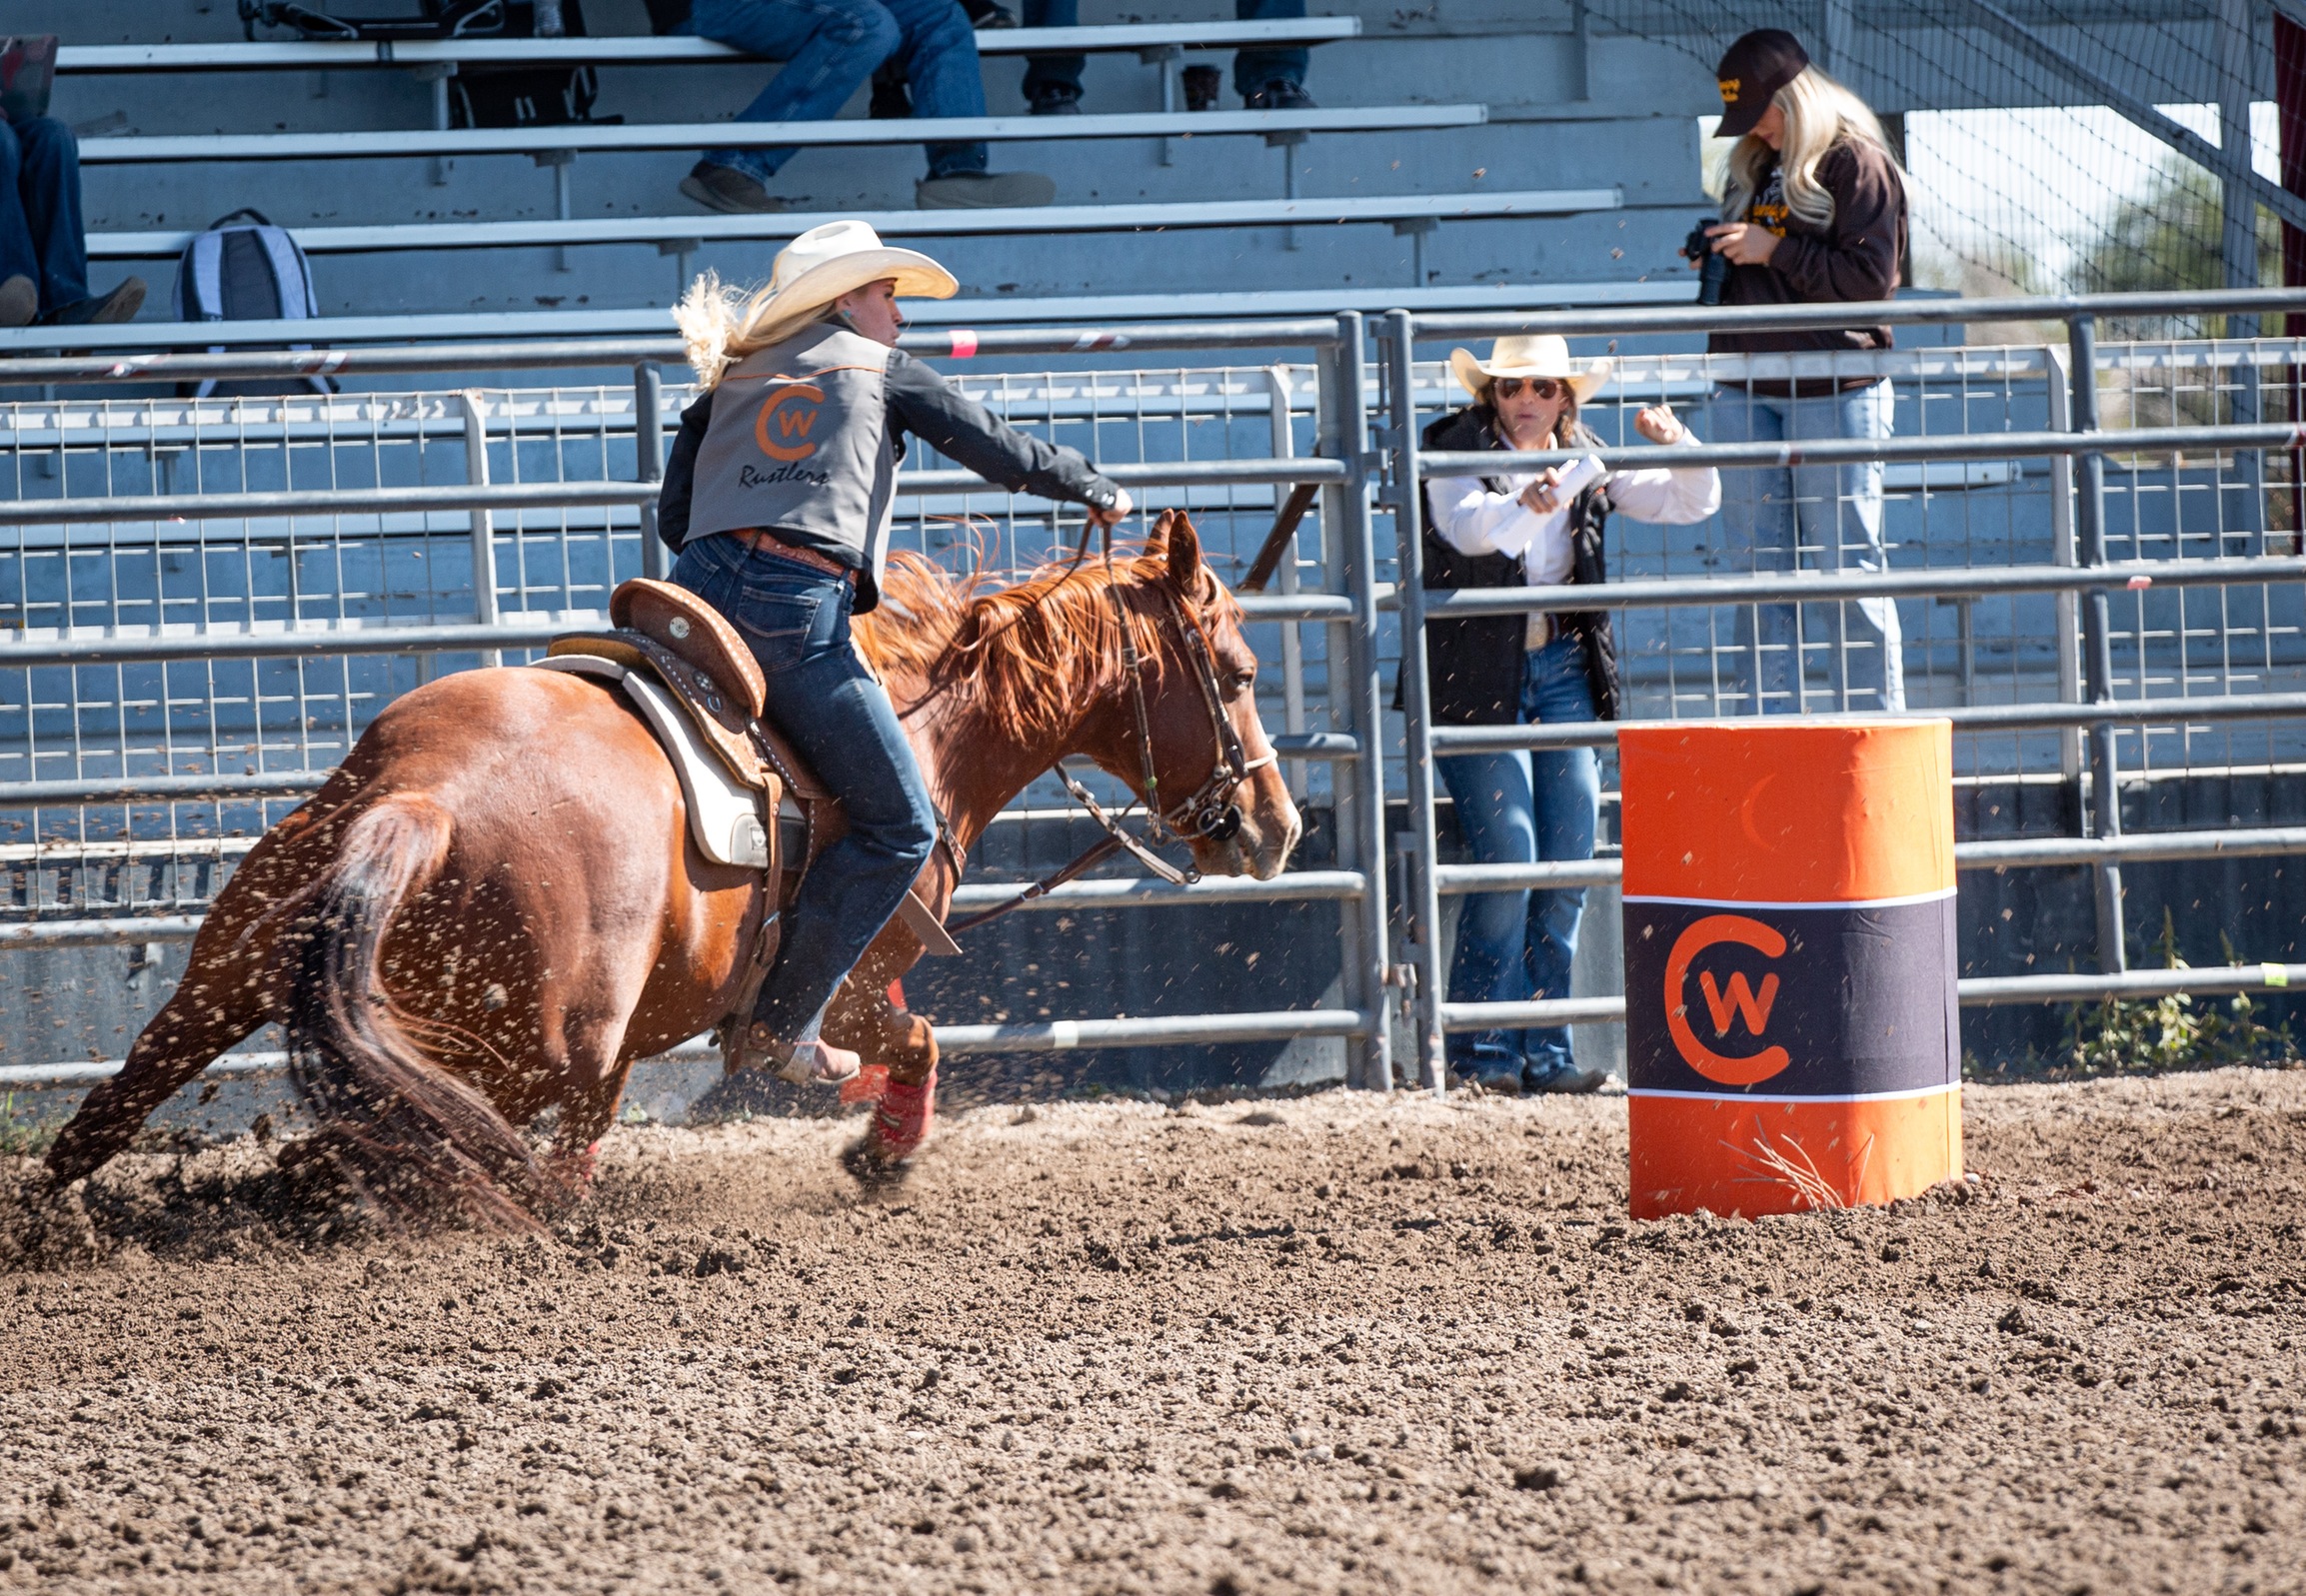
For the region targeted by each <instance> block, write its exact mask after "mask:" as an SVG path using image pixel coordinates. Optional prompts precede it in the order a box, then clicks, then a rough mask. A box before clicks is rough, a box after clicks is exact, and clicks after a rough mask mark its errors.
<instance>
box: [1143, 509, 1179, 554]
mask: <svg viewBox="0 0 2306 1596" xmlns="http://www.w3.org/2000/svg"><path fill="white" fill-rule="evenodd" d="M1178 519H1180V518H1179V517H1178V515H1177V513H1176V512H1175V511H1173V510H1164V511H1162V512H1161V513H1160V517H1159V519H1158V520H1156V521H1155V522H1154V523H1153V531H1152V532H1150V533H1148V534H1146V541H1145V552H1146V553H1147V555H1149V556H1150V557H1152V558H1153V559H1155V560H1157V559H1159V558H1160V557H1161V556H1162V555H1165V554H1167V553H1168V547H1169V524H1170V523H1171V522H1174V521H1176V520H1178Z"/></svg>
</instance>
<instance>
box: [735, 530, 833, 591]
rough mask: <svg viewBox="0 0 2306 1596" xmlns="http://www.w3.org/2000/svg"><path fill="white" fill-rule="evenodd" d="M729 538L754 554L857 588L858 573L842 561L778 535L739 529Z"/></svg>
mask: <svg viewBox="0 0 2306 1596" xmlns="http://www.w3.org/2000/svg"><path fill="white" fill-rule="evenodd" d="M729 536H730V537H732V538H734V539H736V540H737V541H738V542H739V543H741V544H743V545H744V546H745V547H746V548H747V549H749V550H751V551H752V552H753V553H754V554H757V555H775V556H776V557H777V558H778V559H780V560H791V561H793V562H794V563H795V564H797V565H804V566H807V567H809V568H810V569H811V570H812V571H822V572H824V573H825V574H826V575H827V576H829V577H839V578H840V579H841V580H842V581H844V582H846V583H848V584H849V585H850V586H851V587H852V588H854V587H856V586H857V573H856V572H854V571H852V570H850V569H849V568H848V567H847V566H845V565H843V564H842V563H841V562H840V561H838V560H834V559H832V558H830V557H828V556H826V555H821V554H819V553H818V552H817V551H816V550H814V549H804V548H802V547H800V545H798V544H790V543H787V542H786V541H785V540H784V539H782V538H780V537H778V536H777V535H776V534H774V533H771V532H766V531H764V530H763V529H761V528H759V527H739V528H738V529H737V530H736V531H734V532H732V533H730V534H729Z"/></svg>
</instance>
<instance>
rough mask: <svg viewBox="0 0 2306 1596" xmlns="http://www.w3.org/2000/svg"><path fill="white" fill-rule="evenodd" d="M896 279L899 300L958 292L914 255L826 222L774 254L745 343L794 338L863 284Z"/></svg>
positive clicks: (868, 231) (857, 227)
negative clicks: (786, 336)
mask: <svg viewBox="0 0 2306 1596" xmlns="http://www.w3.org/2000/svg"><path fill="white" fill-rule="evenodd" d="M885 277H894V278H896V279H897V292H898V293H899V294H900V295H903V296H907V297H912V298H918V299H951V298H952V297H953V296H954V295H955V294H957V293H959V292H960V290H961V285H960V284H959V283H958V282H956V281H955V280H954V276H953V274H952V273H951V272H949V271H947V270H946V269H945V268H944V267H942V266H940V265H938V264H937V262H935V261H933V260H931V259H930V258H929V257H928V256H926V255H924V254H922V253H921V252H920V251H919V250H900V249H891V248H890V247H889V246H888V245H886V244H884V243H882V242H881V235H880V234H879V233H876V232H874V231H873V229H872V228H871V227H870V226H869V225H867V224H866V223H864V222H857V221H848V222H827V223H826V224H825V225H824V226H823V227H813V228H811V229H810V230H809V231H808V232H806V233H804V234H802V235H801V236H800V237H799V238H797V239H795V240H794V241H793V242H792V243H790V244H788V245H786V246H785V247H784V248H783V249H781V250H779V251H778V252H777V264H776V265H775V267H773V268H772V269H771V270H770V273H769V298H768V299H767V300H766V301H765V302H763V303H762V305H761V306H760V308H759V309H758V310H757V311H756V312H755V313H754V315H753V316H752V318H751V325H750V326H748V327H747V328H746V334H747V337H748V339H749V340H750V341H754V342H758V343H764V344H773V343H776V342H777V341H778V340H779V338H780V337H782V336H783V335H784V334H786V333H791V332H798V331H799V330H800V329H801V328H802V327H804V326H806V325H807V324H808V323H809V322H810V321H811V320H813V319H814V318H815V317H816V315H817V313H818V312H820V311H822V310H824V308H825V307H826V306H828V305H830V304H832V303H833V302H834V301H835V300H837V299H839V298H840V297H841V296H842V295H844V294H848V293H853V292H855V291H856V290H858V289H860V288H863V287H864V286H865V285H866V284H868V283H878V282H880V281H881V280H882V279H883V278H885Z"/></svg>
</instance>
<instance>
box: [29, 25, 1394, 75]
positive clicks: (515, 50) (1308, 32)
mask: <svg viewBox="0 0 2306 1596" xmlns="http://www.w3.org/2000/svg"><path fill="white" fill-rule="evenodd" d="M1360 32H1361V19H1360V18H1358V17H1306V18H1303V19H1302V20H1293V21H1287V22H1178V23H1140V24H1125V25H1117V26H1110V27H1094V26H1093V27H1078V28H994V29H990V30H988V31H986V32H982V33H980V34H978V35H977V53H978V54H979V55H1054V54H1059V53H1063V54H1068V55H1071V54H1077V53H1079V54H1096V53H1101V52H1119V51H1134V50H1153V49H1159V48H1161V47H1162V46H1164V45H1176V46H1179V47H1181V48H1183V49H1186V50H1227V49H1235V48H1238V47H1240V46H1243V45H1313V44H1329V43H1333V42H1335V41H1336V40H1339V39H1352V38H1357V37H1359V36H1360ZM760 59H765V58H762V57H756V56H749V55H747V54H746V53H745V52H744V51H742V50H736V49H732V48H730V47H729V46H728V45H725V44H716V43H715V42H714V41H712V40H711V39H687V38H658V37H653V36H647V35H605V36H602V37H598V38H586V39H402V40H396V41H393V42H391V43H384V42H377V43H343V44H337V43H330V42H314V41H300V40H282V41H263V42H258V43H253V44H251V43H246V42H243V41H241V40H237V39H235V40H226V41H222V42H218V43H214V44H67V45H61V46H59V47H58V49H57V52H56V70H57V71H59V72H86V73H94V72H187V71H222V72H262V71H285V70H298V71H312V70H316V69H319V70H326V69H332V68H345V69H353V68H361V67H380V66H382V67H410V66H423V65H426V64H427V63H431V62H439V61H454V62H457V63H459V64H461V65H470V66H503V65H513V64H542V65H567V66H679V65H691V64H699V63H708V62H716V61H723V62H739V61H753V60H760Z"/></svg>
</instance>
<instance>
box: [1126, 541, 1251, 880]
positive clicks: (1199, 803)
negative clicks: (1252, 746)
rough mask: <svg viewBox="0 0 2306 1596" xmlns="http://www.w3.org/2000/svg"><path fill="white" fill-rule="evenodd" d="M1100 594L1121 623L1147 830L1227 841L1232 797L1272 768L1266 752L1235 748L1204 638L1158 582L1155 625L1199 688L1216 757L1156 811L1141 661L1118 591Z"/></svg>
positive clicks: (1235, 807) (1233, 819) (1236, 737)
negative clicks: (1167, 630) (1164, 628)
mask: <svg viewBox="0 0 2306 1596" xmlns="http://www.w3.org/2000/svg"><path fill="white" fill-rule="evenodd" d="M1109 564H1110V562H1109ZM1106 592H1107V593H1108V594H1111V595H1112V596H1113V601H1114V611H1115V615H1116V618H1117V619H1118V620H1119V621H1120V623H1121V664H1122V674H1123V675H1124V676H1125V677H1126V678H1127V679H1128V681H1129V693H1130V707H1131V708H1132V709H1133V710H1134V711H1135V712H1136V714H1137V744H1138V758H1139V760H1140V762H1141V770H1142V774H1143V778H1144V782H1145V795H1146V816H1147V819H1148V821H1149V822H1150V824H1149V827H1148V828H1149V829H1150V830H1151V831H1152V832H1153V840H1154V841H1156V842H1163V841H1168V840H1170V839H1171V838H1175V839H1178V840H1185V839H1189V838H1193V837H1198V838H1200V839H1202V840H1204V841H1209V842H1226V841H1230V840H1231V839H1232V838H1233V837H1234V836H1235V835H1236V834H1238V832H1239V831H1240V828H1241V806H1240V805H1239V804H1238V803H1235V802H1234V801H1233V796H1234V795H1235V794H1237V793H1238V792H1239V791H1240V788H1241V784H1242V783H1244V782H1246V781H1247V780H1248V779H1249V774H1250V773H1251V772H1253V771H1257V770H1261V769H1262V768H1263V767H1265V766H1268V765H1270V764H1272V763H1273V756H1272V755H1270V754H1268V755H1266V756H1265V757H1264V758H1262V759H1258V760H1252V759H1250V758H1249V757H1248V750H1247V749H1245V748H1243V747H1242V746H1241V737H1240V734H1239V733H1238V732H1235V731H1234V730H1233V723H1232V722H1231V721H1229V720H1227V719H1226V718H1225V707H1224V691H1223V689H1222V688H1221V687H1220V686H1219V685H1218V683H1217V668H1216V661H1215V660H1214V659H1213V658H1212V657H1211V656H1210V654H1209V640H1208V637H1207V635H1206V634H1204V633H1203V632H1202V631H1201V628H1200V624H1199V622H1198V621H1197V620H1191V619H1188V618H1187V617H1186V616H1185V614H1184V613H1183V606H1182V602H1181V601H1180V600H1179V599H1178V597H1177V596H1176V595H1175V594H1173V593H1171V592H1170V591H1169V590H1168V588H1167V586H1166V585H1165V584H1164V585H1163V586H1162V587H1161V590H1160V592H1161V622H1162V624H1166V625H1171V626H1174V627H1175V628H1176V632H1177V638H1178V640H1179V641H1180V642H1181V643H1182V644H1183V645H1184V654H1185V658H1186V660H1187V661H1188V662H1190V663H1191V665H1192V668H1193V683H1194V685H1195V686H1197V687H1198V688H1199V689H1200V690H1201V705H1202V707H1203V708H1204V709H1206V710H1207V711H1208V714H1209V731H1210V733H1211V734H1212V735H1213V736H1214V738H1215V740H1216V750H1217V756H1216V758H1215V759H1214V760H1213V761H1211V762H1210V764H1209V775H1208V780H1207V781H1205V782H1203V783H1202V784H1201V785H1200V786H1199V787H1198V788H1196V789H1194V790H1193V793H1192V795H1191V796H1190V797H1189V798H1185V799H1184V800H1183V801H1182V802H1180V803H1177V804H1175V805H1173V806H1171V807H1169V808H1166V809H1164V808H1162V807H1161V806H1160V777H1159V775H1158V773H1156V772H1155V771H1154V770H1153V712H1152V709H1151V707H1150V706H1149V705H1148V703H1147V701H1146V691H1145V658H1144V656H1142V655H1140V654H1139V653H1138V649H1137V639H1136V638H1135V637H1134V636H1132V634H1131V632H1130V627H1129V614H1128V611H1127V610H1126V608H1125V607H1124V606H1123V604H1122V600H1121V593H1120V590H1119V589H1118V588H1116V587H1113V586H1110V585H1109V586H1108V587H1107V589H1106ZM1109 829H1110V827H1109Z"/></svg>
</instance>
